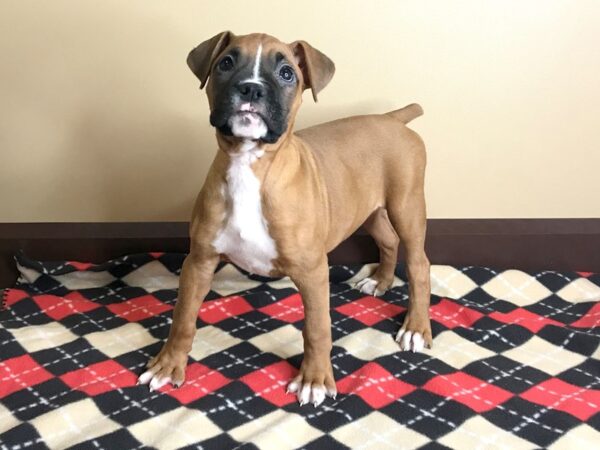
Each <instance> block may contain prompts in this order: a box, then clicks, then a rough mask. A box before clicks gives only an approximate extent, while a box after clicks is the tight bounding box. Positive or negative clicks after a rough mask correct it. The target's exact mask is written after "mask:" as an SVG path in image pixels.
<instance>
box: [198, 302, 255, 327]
mask: <svg viewBox="0 0 600 450" xmlns="http://www.w3.org/2000/svg"><path fill="white" fill-rule="evenodd" d="M252 309H253V308H252V305H250V303H248V302H247V301H246V300H244V298H243V297H240V296H239V295H234V296H232V297H223V298H219V299H217V300H210V301H208V302H204V303H203V304H202V308H200V312H199V313H198V316H199V317H200V319H202V320H203V321H204V322H206V323H217V322H221V321H222V320H225V319H228V318H230V317H235V316H239V315H242V314H244V313H247V312H248V311H252Z"/></svg>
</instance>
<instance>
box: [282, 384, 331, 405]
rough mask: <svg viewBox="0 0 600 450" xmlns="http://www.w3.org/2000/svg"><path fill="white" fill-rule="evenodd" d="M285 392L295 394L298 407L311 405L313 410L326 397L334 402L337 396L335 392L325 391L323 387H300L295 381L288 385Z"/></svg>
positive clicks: (306, 385) (307, 385) (310, 385)
mask: <svg viewBox="0 0 600 450" xmlns="http://www.w3.org/2000/svg"><path fill="white" fill-rule="evenodd" d="M287 392H288V394H293V393H296V397H297V398H298V402H299V403H300V406H303V405H305V404H307V403H312V404H313V406H314V407H315V408H316V407H317V406H319V405H320V404H321V403H323V400H325V397H326V396H328V397H331V398H333V399H334V400H335V397H336V395H337V391H335V390H331V389H327V388H326V387H325V386H323V385H313V384H310V383H307V384H303V385H300V383H298V382H297V381H292V382H291V383H290V384H288V387H287Z"/></svg>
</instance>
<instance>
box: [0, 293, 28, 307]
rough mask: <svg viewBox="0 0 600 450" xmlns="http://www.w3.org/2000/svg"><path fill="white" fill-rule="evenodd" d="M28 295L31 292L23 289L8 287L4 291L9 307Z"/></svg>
mask: <svg viewBox="0 0 600 450" xmlns="http://www.w3.org/2000/svg"><path fill="white" fill-rule="evenodd" d="M27 297H29V294H27V292H25V291H23V290H21V289H6V290H5V291H4V301H5V302H6V307H7V308H8V307H9V306H11V305H14V304H15V303H17V302H20V301H21V300H23V299H24V298H27Z"/></svg>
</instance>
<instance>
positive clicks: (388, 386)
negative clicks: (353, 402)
mask: <svg viewBox="0 0 600 450" xmlns="http://www.w3.org/2000/svg"><path fill="white" fill-rule="evenodd" d="M337 389H338V392H340V393H342V394H356V395H358V396H360V398H362V399H363V400H364V401H365V402H366V403H368V404H369V405H371V406H372V407H373V408H377V409H379V408H383V407H384V406H386V405H389V404H390V403H392V402H394V401H396V400H397V399H399V398H400V397H404V396H405V395H407V394H410V393H411V392H412V391H414V390H415V389H416V388H415V387H414V386H413V385H412V384H408V383H405V382H403V381H400V380H399V379H397V378H396V377H394V375H392V374H391V373H390V372H388V371H387V370H385V369H384V368H383V367H381V366H380V365H379V364H377V363H375V362H370V363H367V364H366V365H364V366H363V367H361V368H360V369H358V370H357V371H356V372H354V373H352V374H350V375H348V376H346V377H344V378H342V379H341V380H340V381H338V382H337Z"/></svg>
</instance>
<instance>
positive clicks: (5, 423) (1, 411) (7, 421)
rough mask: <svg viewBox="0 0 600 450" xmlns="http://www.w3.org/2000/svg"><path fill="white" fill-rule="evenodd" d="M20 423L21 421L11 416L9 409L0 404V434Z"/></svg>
mask: <svg viewBox="0 0 600 450" xmlns="http://www.w3.org/2000/svg"><path fill="white" fill-rule="evenodd" d="M20 423H21V421H20V420H19V419H17V418H16V417H15V416H13V414H12V413H11V412H10V410H9V409H7V408H6V407H5V406H3V405H2V404H0V433H4V432H5V431H8V430H10V429H12V428H14V427H16V426H17V425H19V424H20Z"/></svg>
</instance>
